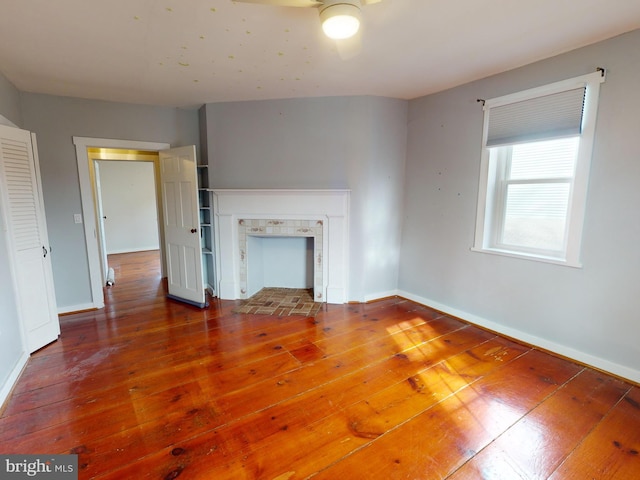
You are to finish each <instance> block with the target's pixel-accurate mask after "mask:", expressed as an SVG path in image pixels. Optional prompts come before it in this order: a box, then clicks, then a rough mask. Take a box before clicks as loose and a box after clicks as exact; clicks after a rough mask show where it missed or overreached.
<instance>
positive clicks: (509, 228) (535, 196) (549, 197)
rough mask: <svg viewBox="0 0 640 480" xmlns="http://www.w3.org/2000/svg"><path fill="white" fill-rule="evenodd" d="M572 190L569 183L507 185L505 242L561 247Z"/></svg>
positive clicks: (547, 248) (553, 247) (539, 247)
mask: <svg viewBox="0 0 640 480" xmlns="http://www.w3.org/2000/svg"><path fill="white" fill-rule="evenodd" d="M569 191H570V185H569V183H548V184H523V185H519V184H515V185H508V186H507V198H506V206H505V216H504V230H503V232H502V243H504V244H508V245H517V246H521V247H531V248H537V249H543V250H562V249H563V248H564V236H565V228H566V218H567V206H568V203H569Z"/></svg>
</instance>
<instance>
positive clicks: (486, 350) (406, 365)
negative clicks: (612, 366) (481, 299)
mask: <svg viewBox="0 0 640 480" xmlns="http://www.w3.org/2000/svg"><path fill="white" fill-rule="evenodd" d="M110 265H114V266H115V268H116V285H115V286H113V287H110V288H107V289H105V301H106V306H105V308H104V309H102V310H97V311H87V312H79V313H77V314H71V315H65V316H63V317H62V320H61V329H62V334H61V337H60V339H59V340H58V341H57V342H55V343H53V344H52V345H49V346H47V347H46V348H44V349H42V350H40V351H38V352H36V353H35V354H34V355H33V356H32V357H31V358H30V360H29V362H28V365H27V367H26V369H25V370H24V372H23V374H22V376H21V378H20V380H19V382H18V384H17V386H16V388H15V390H14V392H13V393H12V395H11V396H10V398H9V400H8V402H7V404H6V406H5V408H4V410H3V411H2V414H1V415H0V451H1V452H2V453H42V454H45V453H46V454H55V453H75V454H77V455H78V458H79V465H80V471H79V478H80V479H93V478H96V479H104V480H106V479H109V480H111V479H123V478H161V479H162V478H164V479H175V478H178V477H179V478H188V479H200V478H202V479H211V478H216V479H234V480H236V479H269V480H273V479H277V480H284V479H287V480H293V479H300V478H318V479H321V478H327V479H332V480H333V479H336V478H340V479H341V478H354V479H359V478H367V479H384V480H386V479H390V478H416V479H417V478H420V479H428V480H431V479H435V478H452V479H467V478H468V479H472V478H473V479H479V478H483V479H501V480H502V479H508V480H510V479H512V478H514V479H518V478H523V479H525V478H526V479H538V478H548V477H549V476H550V475H551V478H553V479H554V480H557V479H564V478H579V479H583V478H598V479H607V480H608V479H616V480H618V479H619V480H629V479H631V478H640V465H638V457H639V455H638V450H639V442H640V439H639V437H638V435H639V434H638V433H637V432H639V431H640V407H639V405H640V389H639V388H638V387H632V386H631V385H629V384H627V383H625V382H622V381H620V380H618V379H615V378H613V377H610V376H607V375H604V374H602V373H599V372H595V371H593V370H591V369H588V368H584V367H580V366H578V365H575V364H573V363H571V362H568V361H566V360H563V359H560V358H557V357H554V356H551V355H548V354H546V353H543V352H540V351H538V350H535V349H533V348H531V347H528V346H525V345H521V344H518V343H515V342H512V341H510V340H508V339H505V338H502V337H499V336H496V335H495V334H493V333H490V332H487V331H484V330H482V329H479V328H477V327H475V326H472V325H469V324H468V323H465V322H463V321H461V320H459V319H456V318H453V317H451V316H449V315H445V314H443V313H441V312H438V311H436V310H433V309H431V308H428V307H424V306H421V305H418V304H416V303H414V302H411V301H408V300H404V299H401V298H393V297H391V298H386V299H384V300H381V301H379V302H372V303H367V304H346V305H323V307H322V309H321V311H320V313H319V314H318V315H317V316H315V317H313V318H306V317H282V318H280V317H275V316H273V317H272V316H265V315H241V314H236V313H233V310H234V308H235V307H236V306H237V305H238V304H239V302H238V301H222V300H219V299H209V300H210V305H209V307H208V308H205V309H199V308H196V307H193V306H190V305H187V304H183V303H180V302H175V301H171V300H167V299H166V297H165V291H166V284H165V282H163V281H162V279H161V278H160V269H159V257H158V253H157V252H141V253H132V254H120V255H117V256H113V257H112V256H110Z"/></svg>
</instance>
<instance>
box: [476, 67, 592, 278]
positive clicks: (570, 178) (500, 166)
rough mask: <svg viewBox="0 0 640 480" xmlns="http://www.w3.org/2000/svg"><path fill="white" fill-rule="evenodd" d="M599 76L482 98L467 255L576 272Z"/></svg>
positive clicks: (588, 76) (578, 263)
mask: <svg viewBox="0 0 640 480" xmlns="http://www.w3.org/2000/svg"><path fill="white" fill-rule="evenodd" d="M603 81H604V71H598V72H595V73H592V74H590V75H584V76H582V77H578V78H573V79H570V80H565V81H562V82H557V83H554V84H551V85H547V86H544V87H539V88H535V89H531V90H526V91H524V92H519V93H515V94H512V95H507V96H504V97H499V98H494V99H491V100H487V101H486V102H485V106H484V112H485V114H484V130H483V131H484V134H483V144H482V160H481V176H480V188H479V197H478V212H477V220H476V238H475V243H474V247H473V248H472V250H474V251H480V252H486V253H496V254H501V255H509V256H518V257H524V258H529V259H534V260H539V261H546V262H552V263H559V264H564V265H570V266H574V267H579V266H580V262H579V250H580V239H581V236H582V223H583V217H584V209H585V202H586V192H587V183H588V178H589V165H590V161H591V150H592V144H593V134H594V130H595V115H596V111H597V104H598V93H599V87H600V83H602V82H603Z"/></svg>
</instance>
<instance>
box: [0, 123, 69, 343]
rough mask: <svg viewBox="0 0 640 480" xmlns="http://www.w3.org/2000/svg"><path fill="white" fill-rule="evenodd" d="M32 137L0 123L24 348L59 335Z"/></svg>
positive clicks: (0, 164) (1, 181)
mask: <svg viewBox="0 0 640 480" xmlns="http://www.w3.org/2000/svg"><path fill="white" fill-rule="evenodd" d="M35 145H36V144H35V136H33V138H32V134H31V133H30V132H28V131H26V130H20V129H17V128H10V127H5V126H1V125H0V171H1V175H0V187H1V190H2V192H1V193H2V195H3V204H4V205H5V208H6V209H7V212H6V222H7V225H6V226H5V228H6V231H7V233H8V235H7V238H8V243H9V248H10V263H11V265H10V268H11V270H12V275H13V278H14V279H15V285H16V291H17V296H18V298H17V301H18V302H17V303H18V309H19V314H20V321H21V323H22V329H23V332H24V336H25V344H26V347H27V350H28V351H29V352H34V351H35V350H38V349H39V348H41V347H43V346H45V345H47V344H48V343H51V342H53V341H54V340H56V339H57V338H58V335H59V334H60V323H59V321H58V314H57V311H56V303H55V291H54V287H53V272H52V269H51V247H50V245H49V239H48V236H47V227H46V221H45V215H44V203H43V201H42V190H41V184H40V170H39V166H38V158H37V149H36V146H35Z"/></svg>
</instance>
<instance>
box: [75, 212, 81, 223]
mask: <svg viewBox="0 0 640 480" xmlns="http://www.w3.org/2000/svg"><path fill="white" fill-rule="evenodd" d="M73 221H74V222H75V223H82V214H80V213H74V214H73Z"/></svg>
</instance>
